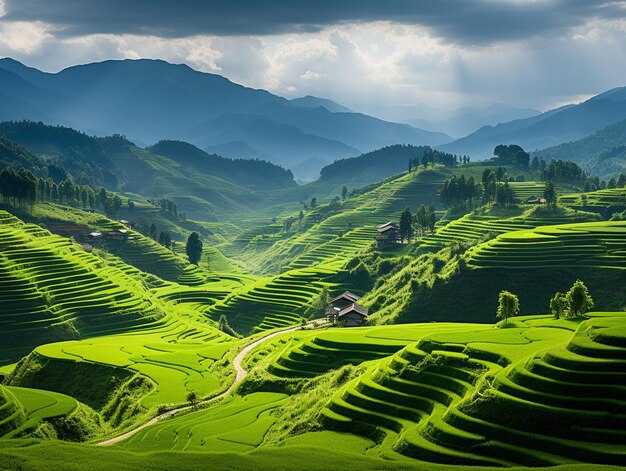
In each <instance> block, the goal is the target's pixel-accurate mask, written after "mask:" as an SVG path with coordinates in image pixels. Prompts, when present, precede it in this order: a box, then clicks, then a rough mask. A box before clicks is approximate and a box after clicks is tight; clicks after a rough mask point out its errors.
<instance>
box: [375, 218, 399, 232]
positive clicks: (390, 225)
mask: <svg viewBox="0 0 626 471" xmlns="http://www.w3.org/2000/svg"><path fill="white" fill-rule="evenodd" d="M397 228H398V225H397V224H396V223H395V222H391V221H389V222H386V223H385V224H381V225H380V226H378V232H383V231H386V230H389V229H397Z"/></svg>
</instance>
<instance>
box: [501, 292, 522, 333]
mask: <svg viewBox="0 0 626 471" xmlns="http://www.w3.org/2000/svg"><path fill="white" fill-rule="evenodd" d="M518 314H519V299H518V298H517V296H516V295H514V294H513V293H510V292H508V291H506V290H504V291H500V295H499V296H498V311H497V312H496V317H497V318H498V319H503V320H504V325H508V323H509V317H514V316H517V315H518Z"/></svg>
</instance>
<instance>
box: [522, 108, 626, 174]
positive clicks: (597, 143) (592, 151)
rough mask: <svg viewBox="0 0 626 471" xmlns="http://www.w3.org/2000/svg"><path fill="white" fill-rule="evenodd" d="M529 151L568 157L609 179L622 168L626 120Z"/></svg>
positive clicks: (625, 162) (625, 161) (625, 164)
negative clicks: (590, 133)
mask: <svg viewBox="0 0 626 471" xmlns="http://www.w3.org/2000/svg"><path fill="white" fill-rule="evenodd" d="M533 155H536V156H537V157H540V158H542V159H544V160H546V161H549V160H551V159H560V160H571V161H573V162H576V163H577V164H579V165H581V166H582V167H583V168H585V169H586V170H588V171H589V172H591V173H592V174H593V175H597V176H599V177H600V178H605V179H609V178H611V177H614V176H615V175H617V174H619V173H622V172H624V171H625V170H626V120H624V121H620V122H618V123H615V124H612V125H610V126H607V127H606V128H603V129H601V130H599V131H597V132H595V133H593V134H592V135H590V136H587V137H584V138H582V139H579V140H577V141H574V142H566V143H563V144H560V145H558V146H553V147H548V148H547V149H543V150H540V151H537V152H534V153H533Z"/></svg>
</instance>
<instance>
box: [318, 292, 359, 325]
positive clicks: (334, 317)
mask: <svg viewBox="0 0 626 471" xmlns="http://www.w3.org/2000/svg"><path fill="white" fill-rule="evenodd" d="M359 298H360V296H358V295H356V294H354V293H351V292H350V291H345V292H344V293H342V294H340V295H339V296H337V297H336V298H334V299H331V301H330V303H329V305H328V309H327V310H326V317H327V319H328V322H330V323H331V324H335V323H337V324H339V325H341V326H343V327H356V326H360V325H363V323H364V322H365V318H366V317H367V309H366V308H364V307H363V306H361V305H359V304H357V301H358V300H359Z"/></svg>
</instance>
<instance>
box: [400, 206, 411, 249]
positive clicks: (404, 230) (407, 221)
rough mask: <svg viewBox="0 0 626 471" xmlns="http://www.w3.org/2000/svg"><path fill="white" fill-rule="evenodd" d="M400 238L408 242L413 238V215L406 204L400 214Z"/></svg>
mask: <svg viewBox="0 0 626 471" xmlns="http://www.w3.org/2000/svg"><path fill="white" fill-rule="evenodd" d="M400 238H401V239H402V240H403V241H404V240H406V241H408V242H411V239H413V215H412V214H411V208H409V207H408V206H407V207H406V208H404V211H402V214H400Z"/></svg>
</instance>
